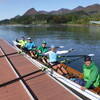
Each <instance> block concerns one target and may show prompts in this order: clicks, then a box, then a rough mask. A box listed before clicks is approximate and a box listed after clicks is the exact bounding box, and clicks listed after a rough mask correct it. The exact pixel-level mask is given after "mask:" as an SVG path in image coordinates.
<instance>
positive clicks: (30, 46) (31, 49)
mask: <svg viewBox="0 0 100 100" xmlns="http://www.w3.org/2000/svg"><path fill="white" fill-rule="evenodd" d="M35 47H36V45H35V43H34V42H32V41H31V38H28V42H27V43H26V45H25V46H24V48H23V51H25V52H26V53H27V52H28V53H30V54H31V57H34V56H35V54H36V51H35V50H34V48H35Z"/></svg>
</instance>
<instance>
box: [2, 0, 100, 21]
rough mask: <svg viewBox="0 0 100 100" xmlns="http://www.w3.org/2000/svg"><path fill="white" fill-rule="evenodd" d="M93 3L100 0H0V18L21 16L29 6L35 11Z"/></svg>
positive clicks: (97, 2)
mask: <svg viewBox="0 0 100 100" xmlns="http://www.w3.org/2000/svg"><path fill="white" fill-rule="evenodd" d="M93 4H100V0H0V20H3V19H10V18H13V17H15V16H17V15H21V16H22V15H23V14H24V13H25V12H26V11H27V10H29V9H30V8H35V9H36V10H37V11H40V10H44V11H52V10H59V9H61V8H67V9H74V8H76V7H77V6H83V7H87V6H89V5H93Z"/></svg>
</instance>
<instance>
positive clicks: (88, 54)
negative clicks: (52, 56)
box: [58, 54, 95, 57]
mask: <svg viewBox="0 0 100 100" xmlns="http://www.w3.org/2000/svg"><path fill="white" fill-rule="evenodd" d="M94 55H95V54H87V55H67V56H58V57H81V56H83V57H84V56H94Z"/></svg>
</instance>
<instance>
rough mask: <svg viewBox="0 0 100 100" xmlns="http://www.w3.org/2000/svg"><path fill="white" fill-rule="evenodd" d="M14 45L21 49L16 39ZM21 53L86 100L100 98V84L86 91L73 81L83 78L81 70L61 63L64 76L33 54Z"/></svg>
mask: <svg viewBox="0 0 100 100" xmlns="http://www.w3.org/2000/svg"><path fill="white" fill-rule="evenodd" d="M13 44H14V47H15V49H16V50H17V51H21V49H20V48H18V45H20V43H17V42H16V41H13ZM21 55H23V56H24V57H25V58H27V59H28V60H29V61H30V62H32V63H33V64H35V65H36V66H37V67H38V68H39V69H45V70H44V72H45V73H46V74H47V75H49V76H50V77H51V78H52V79H54V80H55V81H56V82H58V84H60V85H62V86H63V87H64V88H67V89H69V90H71V91H72V92H73V93H75V94H76V95H77V96H79V97H80V98H81V99H84V100H100V86H99V87H97V88H94V89H86V90H85V91H83V90H81V89H80V88H81V86H80V85H78V84H77V83H75V82H73V81H72V80H71V79H72V78H76V77H77V78H80V79H83V74H82V73H80V72H79V71H77V70H75V69H73V68H71V67H69V66H67V65H65V64H61V66H63V67H64V68H65V69H66V70H67V72H68V77H67V78H66V77H64V76H62V75H60V74H59V73H57V72H56V71H55V70H53V69H52V68H48V67H47V66H46V65H44V64H43V63H42V62H40V61H39V60H38V59H33V58H32V57H31V56H29V55H27V54H26V53H25V52H22V53H21Z"/></svg>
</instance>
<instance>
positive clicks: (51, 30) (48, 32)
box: [0, 25, 100, 72]
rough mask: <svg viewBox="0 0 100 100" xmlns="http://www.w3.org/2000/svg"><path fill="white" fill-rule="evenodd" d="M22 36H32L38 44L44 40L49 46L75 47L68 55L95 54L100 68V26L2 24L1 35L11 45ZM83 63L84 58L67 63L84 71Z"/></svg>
mask: <svg viewBox="0 0 100 100" xmlns="http://www.w3.org/2000/svg"><path fill="white" fill-rule="evenodd" d="M22 36H24V37H25V38H26V39H27V38H28V37H31V38H32V41H34V43H35V44H36V45H37V46H39V45H41V42H42V41H46V42H47V45H48V46H50V45H55V46H61V45H63V46H64V49H70V48H74V51H73V52H71V53H68V54H66V55H83V54H91V53H92V54H95V56H94V57H92V59H93V61H94V62H95V63H96V64H97V65H98V68H99V70H100V53H99V52H100V51H99V50H100V27H83V26H59V25H52V26H48V25H47V26H46V25H34V26H0V37H2V38H4V39H5V40H6V41H8V42H9V43H10V44H11V45H13V43H12V40H15V39H16V38H18V39H21V37H22ZM60 50H63V49H60ZM63 59H67V58H63V57H62V58H59V60H63ZM69 59H70V60H72V59H76V57H70V58H69ZM70 60H69V61H70ZM83 63H84V62H83V59H79V60H77V61H73V62H71V63H70V64H67V65H68V66H70V67H72V68H74V69H77V70H78V71H80V72H82V65H83Z"/></svg>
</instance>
